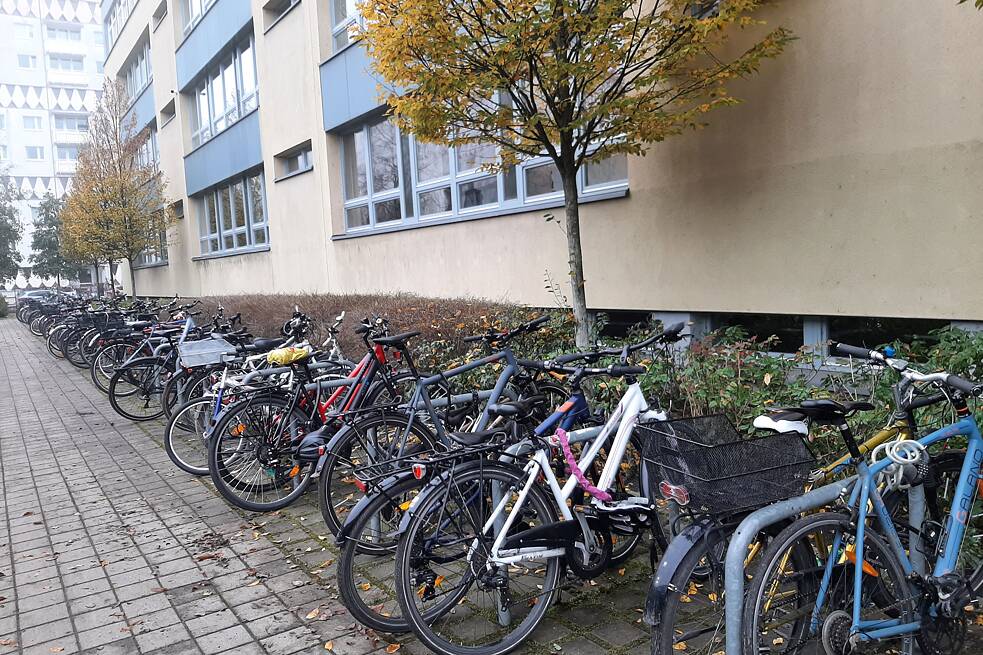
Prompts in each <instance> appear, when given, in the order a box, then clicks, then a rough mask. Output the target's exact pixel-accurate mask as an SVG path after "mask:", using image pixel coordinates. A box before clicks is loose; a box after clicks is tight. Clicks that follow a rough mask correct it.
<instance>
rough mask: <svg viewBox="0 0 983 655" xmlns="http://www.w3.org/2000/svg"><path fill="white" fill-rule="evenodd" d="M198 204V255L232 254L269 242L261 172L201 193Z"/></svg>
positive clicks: (264, 192) (264, 191) (264, 190)
mask: <svg viewBox="0 0 983 655" xmlns="http://www.w3.org/2000/svg"><path fill="white" fill-rule="evenodd" d="M199 203H200V204H199V208H200V212H199V215H200V217H201V223H200V228H201V254H203V255H208V254H212V253H223V252H235V251H237V250H245V249H249V248H256V247H260V246H265V245H266V244H267V243H269V227H268V221H267V217H266V189H265V188H264V182H263V172H262V171H260V172H258V173H255V174H253V175H249V176H246V177H243V178H239V179H237V180H234V181H233V182H231V183H228V184H225V185H222V186H219V187H217V188H215V189H213V190H211V191H208V192H206V193H204V194H202V196H200V200H199Z"/></svg>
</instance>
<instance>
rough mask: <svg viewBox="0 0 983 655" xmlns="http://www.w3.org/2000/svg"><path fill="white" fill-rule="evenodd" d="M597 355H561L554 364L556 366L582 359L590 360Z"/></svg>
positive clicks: (590, 353) (584, 353)
mask: <svg viewBox="0 0 983 655" xmlns="http://www.w3.org/2000/svg"><path fill="white" fill-rule="evenodd" d="M595 354H596V353H592V352H583V353H570V354H569V355H560V356H559V357H555V358H554V359H553V362H554V363H556V364H569V363H570V362H576V361H577V360H580V359H589V358H590V357H593V356H594V355H595Z"/></svg>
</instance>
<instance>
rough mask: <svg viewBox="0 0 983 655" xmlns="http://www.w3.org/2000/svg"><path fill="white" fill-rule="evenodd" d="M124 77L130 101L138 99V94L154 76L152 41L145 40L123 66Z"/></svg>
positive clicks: (122, 73)
mask: <svg viewBox="0 0 983 655" xmlns="http://www.w3.org/2000/svg"><path fill="white" fill-rule="evenodd" d="M120 74H121V75H122V77H123V85H124V86H125V87H126V94H127V95H128V96H129V97H130V102H132V101H134V100H136V99H137V96H139V95H140V93H141V92H143V90H144V89H146V88H147V85H148V84H150V81H151V80H152V79H153V78H154V75H153V70H152V69H151V68H150V42H149V41H146V42H144V44H143V46H142V47H140V48H138V49H137V51H136V52H135V53H134V54H133V56H132V57H130V61H129V62H127V63H126V65H124V66H123V70H122V72H121V73H120Z"/></svg>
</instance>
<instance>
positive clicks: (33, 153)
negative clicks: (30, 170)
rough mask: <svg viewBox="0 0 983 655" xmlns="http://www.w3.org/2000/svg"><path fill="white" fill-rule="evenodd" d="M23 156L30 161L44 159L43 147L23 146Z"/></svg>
mask: <svg viewBox="0 0 983 655" xmlns="http://www.w3.org/2000/svg"><path fill="white" fill-rule="evenodd" d="M24 154H25V155H26V156H27V158H28V159H29V160H31V161H39V160H41V159H44V146H24Z"/></svg>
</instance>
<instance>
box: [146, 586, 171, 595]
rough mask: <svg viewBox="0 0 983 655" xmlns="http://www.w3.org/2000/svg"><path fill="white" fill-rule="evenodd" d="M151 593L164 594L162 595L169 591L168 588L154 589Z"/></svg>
mask: <svg viewBox="0 0 983 655" xmlns="http://www.w3.org/2000/svg"><path fill="white" fill-rule="evenodd" d="M150 591H152V592H153V593H155V594H162V593H164V592H165V591H167V588H166V587H154V588H153V589H151V590H150Z"/></svg>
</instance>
